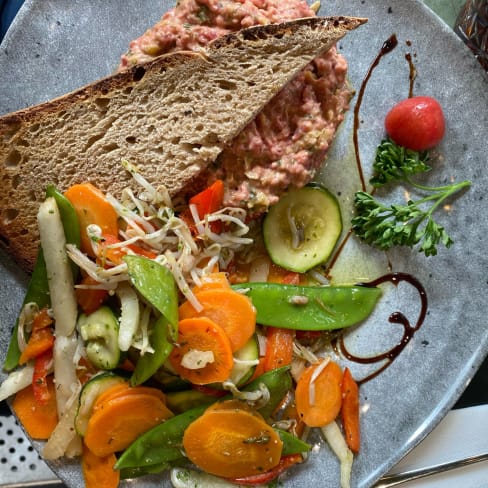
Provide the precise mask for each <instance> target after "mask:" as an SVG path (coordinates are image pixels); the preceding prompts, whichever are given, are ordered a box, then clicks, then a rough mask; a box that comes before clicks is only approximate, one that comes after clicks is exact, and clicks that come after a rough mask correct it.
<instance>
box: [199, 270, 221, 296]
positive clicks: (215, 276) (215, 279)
mask: <svg viewBox="0 0 488 488" xmlns="http://www.w3.org/2000/svg"><path fill="white" fill-rule="evenodd" d="M222 288H223V289H226V290H228V289H230V283H229V280H228V279H227V274H226V273H224V272H223V271H219V272H216V273H210V274H209V275H207V276H204V277H203V278H202V282H201V284H200V285H196V286H194V287H193V293H200V292H201V291H205V290H214V289H222Z"/></svg>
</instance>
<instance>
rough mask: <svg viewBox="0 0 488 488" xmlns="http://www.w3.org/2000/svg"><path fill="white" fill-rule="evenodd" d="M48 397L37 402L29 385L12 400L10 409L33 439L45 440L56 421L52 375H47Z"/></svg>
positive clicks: (56, 413)
mask: <svg viewBox="0 0 488 488" xmlns="http://www.w3.org/2000/svg"><path fill="white" fill-rule="evenodd" d="M47 388H48V391H49V398H48V399H47V401H46V402H45V403H39V402H38V401H37V400H36V398H35V396H34V390H33V388H32V385H31V386H28V387H27V388H24V389H23V390H21V391H19V392H18V393H17V394H16V395H15V398H14V400H13V402H12V409H13V411H14V412H15V415H17V418H18V419H19V421H20V423H21V424H22V425H23V426H24V429H25V430H26V432H27V433H28V434H29V436H30V437H32V438H33V439H39V440H46V439H48V438H49V436H50V435H51V433H52V431H53V430H54V427H56V425H57V423H58V412H57V407H56V392H55V387H54V383H53V378H52V375H51V376H48V377H47Z"/></svg>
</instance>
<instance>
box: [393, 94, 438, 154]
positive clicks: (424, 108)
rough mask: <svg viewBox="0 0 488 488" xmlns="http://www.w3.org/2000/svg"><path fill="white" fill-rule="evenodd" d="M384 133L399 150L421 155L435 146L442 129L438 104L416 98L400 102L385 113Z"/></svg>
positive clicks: (426, 99)
mask: <svg viewBox="0 0 488 488" xmlns="http://www.w3.org/2000/svg"><path fill="white" fill-rule="evenodd" d="M385 129H386V132H387V134H388V135H389V136H390V138H391V139H392V140H393V141H394V142H396V143H397V144H398V145H399V146H403V147H406V148H407V149H412V150H414V151H425V150H426V149H432V148H433V147H434V146H437V144H439V142H440V141H441V139H442V138H443V137H444V133H445V129H446V126H445V121H444V114H443V112H442V108H441V106H440V104H439V102H438V101H437V100H435V99H434V98H431V97H424V96H417V97H412V98H407V99H405V100H402V101H401V102H399V103H397V104H396V105H395V106H394V107H393V108H392V109H391V110H390V111H389V112H388V114H387V115H386V118H385Z"/></svg>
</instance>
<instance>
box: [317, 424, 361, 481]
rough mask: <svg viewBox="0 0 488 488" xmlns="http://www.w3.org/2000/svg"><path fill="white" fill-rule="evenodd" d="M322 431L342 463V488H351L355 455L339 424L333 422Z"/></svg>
mask: <svg viewBox="0 0 488 488" xmlns="http://www.w3.org/2000/svg"><path fill="white" fill-rule="evenodd" d="M320 430H321V431H322V434H323V435H324V437H325V440H326V441H327V443H328V444H329V446H330V448H331V449H332V451H334V454H335V455H336V456H337V457H338V458H339V461H340V463H341V488H349V487H350V486H351V470H352V463H353V459H354V455H353V453H352V451H351V450H350V449H349V447H347V443H346V439H344V436H343V435H342V432H341V429H340V428H339V426H338V425H337V422H335V421H332V422H330V423H329V424H327V425H325V426H323V427H321V429H320Z"/></svg>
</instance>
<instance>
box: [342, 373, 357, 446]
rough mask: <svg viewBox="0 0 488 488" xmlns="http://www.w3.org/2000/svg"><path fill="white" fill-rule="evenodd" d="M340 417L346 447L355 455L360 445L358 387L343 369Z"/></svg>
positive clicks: (349, 374)
mask: <svg viewBox="0 0 488 488" xmlns="http://www.w3.org/2000/svg"><path fill="white" fill-rule="evenodd" d="M341 417H342V425H343V428H344V435H345V438H346V442H347V445H348V446H349V449H351V451H352V452H354V453H356V454H357V453H358V452H359V446H360V443H361V433H360V428H359V387H358V384H357V383H356V382H355V381H354V379H353V377H352V375H351V372H350V371H349V369H348V368H345V370H344V374H343V377H342V406H341Z"/></svg>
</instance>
